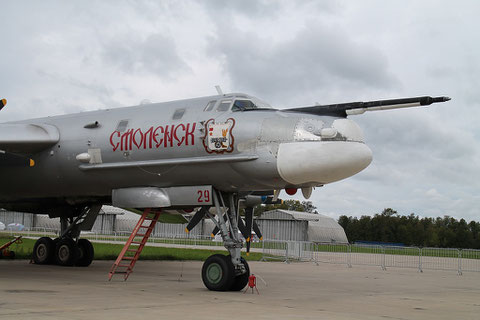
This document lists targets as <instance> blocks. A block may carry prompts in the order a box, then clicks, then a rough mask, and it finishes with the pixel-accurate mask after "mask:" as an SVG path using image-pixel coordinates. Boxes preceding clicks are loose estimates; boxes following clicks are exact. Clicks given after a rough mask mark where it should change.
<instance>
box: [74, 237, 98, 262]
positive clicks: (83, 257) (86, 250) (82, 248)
mask: <svg viewBox="0 0 480 320" xmlns="http://www.w3.org/2000/svg"><path fill="white" fill-rule="evenodd" d="M77 245H78V259H77V262H76V263H75V265H76V266H79V267H88V266H89V265H90V264H91V263H92V260H93V256H94V250H93V245H92V243H91V242H90V241H88V240H87V239H80V240H78V243H77Z"/></svg>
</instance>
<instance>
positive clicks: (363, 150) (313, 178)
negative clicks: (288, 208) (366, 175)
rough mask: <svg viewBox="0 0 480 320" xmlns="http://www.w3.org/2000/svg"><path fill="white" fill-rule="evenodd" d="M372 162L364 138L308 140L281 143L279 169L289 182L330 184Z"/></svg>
mask: <svg viewBox="0 0 480 320" xmlns="http://www.w3.org/2000/svg"><path fill="white" fill-rule="evenodd" d="M371 162H372V151H371V150H370V148H369V147H368V146H367V145H366V144H365V143H362V142H351V141H321V142H320V141H311V142H310V141H309V142H307V141H305V142H293V143H282V144H280V146H279V149H278V155H277V169H278V172H279V174H280V176H281V177H282V179H283V180H285V181H286V182H288V183H291V184H294V185H301V184H306V183H316V184H327V183H331V182H334V181H338V180H342V179H345V178H348V177H350V176H353V175H354V174H356V173H358V172H360V171H362V170H363V169H365V168H366V167H368V165H369V164H370V163H371Z"/></svg>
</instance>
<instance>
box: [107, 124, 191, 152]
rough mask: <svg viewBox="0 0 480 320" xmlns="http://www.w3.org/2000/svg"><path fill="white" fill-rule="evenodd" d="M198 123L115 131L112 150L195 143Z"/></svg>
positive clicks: (178, 145) (112, 137)
mask: <svg viewBox="0 0 480 320" xmlns="http://www.w3.org/2000/svg"><path fill="white" fill-rule="evenodd" d="M196 125H197V124H196V123H195V122H194V123H187V124H186V125H185V124H183V123H180V124H177V125H175V124H171V125H166V126H157V127H154V126H152V127H150V128H148V129H146V130H142V129H141V128H135V129H129V130H127V131H125V132H123V133H121V132H119V131H113V132H112V134H111V135H110V145H111V146H112V150H113V151H116V150H118V149H120V151H129V150H132V149H134V148H135V149H154V148H156V149H160V148H172V147H180V146H182V145H185V146H189V145H192V146H193V145H195V127H196Z"/></svg>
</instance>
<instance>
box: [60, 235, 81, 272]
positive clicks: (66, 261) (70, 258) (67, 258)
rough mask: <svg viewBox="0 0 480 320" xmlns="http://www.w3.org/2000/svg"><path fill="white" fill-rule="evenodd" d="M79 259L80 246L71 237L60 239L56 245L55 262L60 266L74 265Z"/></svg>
mask: <svg viewBox="0 0 480 320" xmlns="http://www.w3.org/2000/svg"><path fill="white" fill-rule="evenodd" d="M77 259H78V247H77V244H76V243H75V241H73V240H72V239H70V238H63V239H60V240H58V242H57V245H56V246H55V262H56V263H57V264H58V265H60V266H73V265H74V264H75V262H76V261H77Z"/></svg>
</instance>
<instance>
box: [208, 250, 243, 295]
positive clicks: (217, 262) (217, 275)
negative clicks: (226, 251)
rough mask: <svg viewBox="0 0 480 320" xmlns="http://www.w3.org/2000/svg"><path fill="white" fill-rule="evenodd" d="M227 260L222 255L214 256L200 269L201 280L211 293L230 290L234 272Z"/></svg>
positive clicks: (227, 257)
mask: <svg viewBox="0 0 480 320" xmlns="http://www.w3.org/2000/svg"><path fill="white" fill-rule="evenodd" d="M229 260H230V257H229V256H225V255H223V254H214V255H212V256H210V257H208V259H207V260H206V261H205V262H204V263H203V267H202V280H203V284H204V285H205V287H207V288H208V289H209V290H212V291H228V290H230V287H231V286H232V283H233V280H234V277H235V270H234V269H233V265H232V263H231V261H229ZM229 262H230V263H229Z"/></svg>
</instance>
